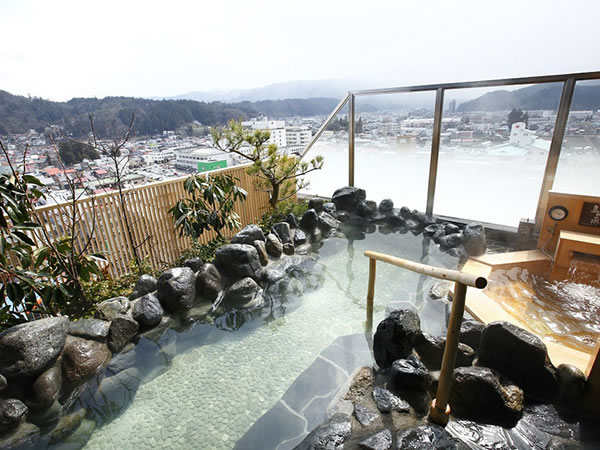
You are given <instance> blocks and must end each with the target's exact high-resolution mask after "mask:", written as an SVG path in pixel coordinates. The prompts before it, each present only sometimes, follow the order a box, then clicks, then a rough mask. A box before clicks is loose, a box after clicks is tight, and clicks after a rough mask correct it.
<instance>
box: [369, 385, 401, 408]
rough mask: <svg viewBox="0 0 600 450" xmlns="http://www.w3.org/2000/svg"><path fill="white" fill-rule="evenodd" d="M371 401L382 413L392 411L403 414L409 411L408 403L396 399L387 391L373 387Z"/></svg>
mask: <svg viewBox="0 0 600 450" xmlns="http://www.w3.org/2000/svg"><path fill="white" fill-rule="evenodd" d="M373 400H374V401H375V404H376V405H377V409H378V410H379V411H381V412H382V413H389V412H392V411H397V412H402V413H404V412H408V411H410V405H409V404H408V402H406V401H405V400H402V399H401V398H398V397H396V396H395V395H394V394H392V393H391V392H390V391H388V390H387V389H383V388H380V387H374V388H373Z"/></svg>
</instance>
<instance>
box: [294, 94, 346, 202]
mask: <svg viewBox="0 0 600 450" xmlns="http://www.w3.org/2000/svg"><path fill="white" fill-rule="evenodd" d="M325 120H327V116H320V117H316V118H314V119H313V120H312V122H310V123H309V124H308V125H309V126H310V127H311V128H312V134H313V135H314V134H315V133H316V132H317V130H318V129H319V128H320V126H321V125H322V124H323V123H324V122H325ZM317 155H321V156H322V157H323V168H322V169H321V170H315V171H314V172H311V173H309V174H307V175H306V176H305V177H304V179H305V181H308V182H309V183H310V184H309V186H308V187H306V188H304V189H302V190H301V191H300V193H301V194H306V195H311V196H320V197H331V196H332V195H333V192H334V191H335V190H336V189H337V188H339V187H342V186H347V185H348V105H346V106H344V108H342V110H341V111H340V112H339V113H338V114H337V115H336V116H335V117H334V118H333V120H332V122H331V123H330V124H329V126H328V127H327V128H326V129H325V131H324V132H323V134H322V135H321V137H319V139H318V140H317V142H315V145H313V147H312V148H311V149H310V151H309V152H308V153H307V154H306V156H305V157H304V159H303V160H304V161H307V162H308V161H310V160H311V159H313V158H315V157H316V156H317Z"/></svg>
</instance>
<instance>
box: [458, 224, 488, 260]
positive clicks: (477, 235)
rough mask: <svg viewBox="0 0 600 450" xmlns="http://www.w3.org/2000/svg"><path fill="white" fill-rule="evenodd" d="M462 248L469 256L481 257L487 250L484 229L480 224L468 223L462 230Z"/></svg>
mask: <svg viewBox="0 0 600 450" xmlns="http://www.w3.org/2000/svg"><path fill="white" fill-rule="evenodd" d="M463 235H464V238H463V247H464V248H465V251H466V252H467V254H468V255H469V256H481V255H483V254H484V253H485V251H486V250H487V244H486V238H485V228H484V227H483V225H482V224H480V223H470V224H468V225H466V226H465V229H464V230H463Z"/></svg>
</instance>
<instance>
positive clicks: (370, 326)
mask: <svg viewBox="0 0 600 450" xmlns="http://www.w3.org/2000/svg"><path fill="white" fill-rule="evenodd" d="M376 266H377V260H376V259H374V258H369V290H368V291H367V324H366V329H367V331H371V330H372V329H373V298H374V297H375V269H376Z"/></svg>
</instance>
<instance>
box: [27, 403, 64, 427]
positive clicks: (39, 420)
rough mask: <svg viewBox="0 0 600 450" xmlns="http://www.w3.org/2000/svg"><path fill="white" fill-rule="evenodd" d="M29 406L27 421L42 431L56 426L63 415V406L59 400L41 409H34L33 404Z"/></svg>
mask: <svg viewBox="0 0 600 450" xmlns="http://www.w3.org/2000/svg"><path fill="white" fill-rule="evenodd" d="M29 406H30V408H29V414H27V422H29V423H32V424H34V425H36V426H38V427H39V428H40V430H41V431H42V432H45V431H48V430H49V429H52V428H54V427H55V426H56V424H57V423H58V421H59V419H60V418H61V417H62V415H63V407H62V405H61V404H60V403H59V402H58V400H55V401H54V403H52V404H51V405H50V406H47V407H45V408H41V409H38V408H36V409H33V407H31V405H29Z"/></svg>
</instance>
